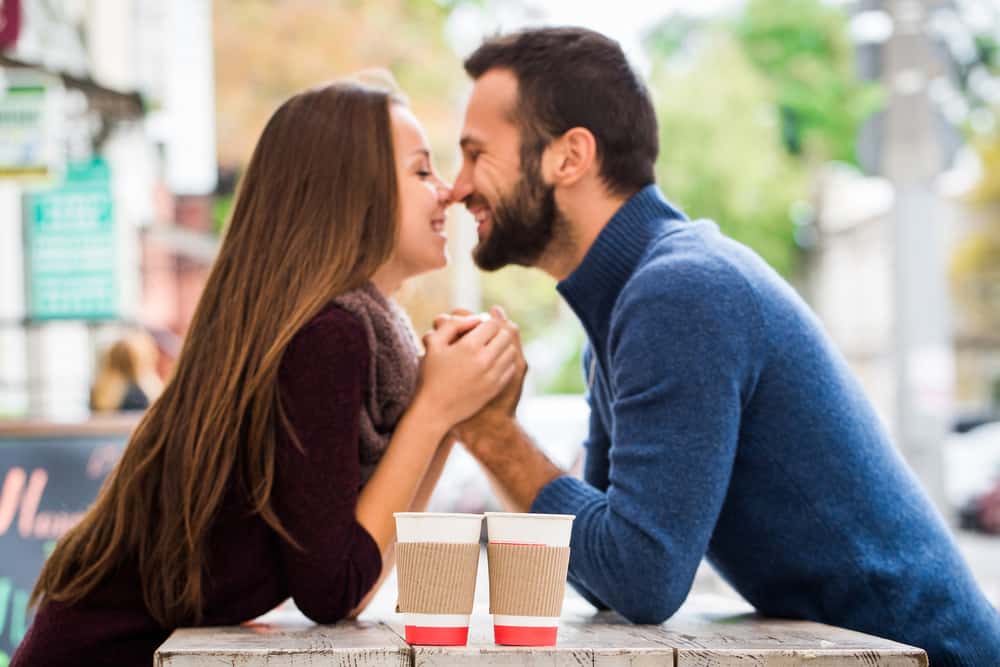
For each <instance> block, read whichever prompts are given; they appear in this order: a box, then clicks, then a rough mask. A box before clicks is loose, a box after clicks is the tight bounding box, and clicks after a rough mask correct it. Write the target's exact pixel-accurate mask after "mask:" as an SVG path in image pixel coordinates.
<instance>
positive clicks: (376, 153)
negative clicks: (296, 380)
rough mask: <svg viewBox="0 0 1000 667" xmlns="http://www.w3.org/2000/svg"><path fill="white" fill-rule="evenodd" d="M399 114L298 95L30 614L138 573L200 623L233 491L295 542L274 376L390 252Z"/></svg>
mask: <svg viewBox="0 0 1000 667" xmlns="http://www.w3.org/2000/svg"><path fill="white" fill-rule="evenodd" d="M398 102H401V100H400V99H399V98H398V97H396V96H395V95H394V94H393V93H391V92H389V91H388V90H386V89H383V88H382V87H375V86H367V85H363V84H360V83H355V82H348V81H342V82H335V83H332V84H329V85H326V86H323V87H320V88H315V89H312V90H308V91H306V92H303V93H300V94H298V95H296V96H294V97H292V98H291V99H289V100H288V101H287V102H285V103H284V104H283V105H282V106H281V107H280V108H279V109H278V110H277V111H276V112H275V113H274V115H273V116H272V117H271V119H270V121H269V122H268V124H267V127H266V128H265V129H264V132H263V134H262V135H261V137H260V140H259V141H258V143H257V147H256V148H255V149H254V153H253V157H252V158H251V160H250V165H249V166H248V168H247V170H246V172H245V174H244V176H243V178H242V181H241V184H240V189H239V194H238V197H237V201H236V204H235V207H234V210H233V213H232V217H231V218H230V221H229V225H228V229H227V231H226V234H225V238H224V239H223V242H222V246H221V248H220V251H219V255H218V257H217V259H216V261H215V264H214V266H213V267H212V271H211V274H210V275H209V278H208V281H207V283H206V285H205V290H204V292H203V294H202V296H201V300H200V301H199V303H198V307H197V310H196V312H195V315H194V318H193V319H192V322H191V326H190V329H189V330H188V333H187V337H186V340H185V343H184V347H183V350H182V351H181V354H180V357H179V359H178V361H177V366H176V368H175V371H174V374H173V376H172V378H171V379H170V381H169V383H168V384H167V387H166V389H165V390H164V392H163V394H162V395H161V396H160V398H159V399H158V400H157V401H156V402H155V403H154V404H153V405H152V406H151V407H150V409H149V410H148V412H147V413H146V415H145V416H144V418H143V419H142V421H141V422H140V423H139V424H138V426H137V428H136V430H135V432H134V433H133V434H132V437H131V440H130V441H129V443H128V446H127V447H126V449H125V452H124V454H123V455H122V458H121V460H120V461H119V462H118V465H117V466H116V468H115V470H114V471H113V472H112V473H111V475H110V477H109V478H108V480H107V481H106V482H105V484H104V486H103V487H102V489H101V492H100V494H99V495H98V498H97V500H96V502H95V503H94V505H93V506H92V507H91V508H90V510H89V511H88V512H87V514H86V515H85V516H84V518H83V520H82V521H81V522H80V523H79V524H78V525H77V526H76V527H74V528H73V529H72V530H71V531H69V532H68V533H67V534H66V535H65V536H64V537H63V538H62V540H60V541H59V543H58V544H57V545H56V547H55V550H54V551H53V552H52V555H51V556H50V557H49V558H48V560H47V561H46V563H45V566H44V567H43V569H42V573H41V575H40V576H39V578H38V582H37V584H36V585H35V589H34V591H33V592H32V603H33V604H34V603H35V602H36V601H38V600H42V601H43V604H44V603H45V602H46V601H48V600H57V601H64V602H75V601H79V600H80V599H82V598H83V597H84V596H86V595H87V594H88V593H90V592H91V591H92V590H93V589H94V588H95V587H96V586H97V585H98V584H100V583H101V582H102V581H103V580H105V579H106V578H108V577H111V576H114V572H115V570H116V569H117V568H118V567H120V565H121V564H122V563H123V562H125V561H127V560H133V562H135V563H136V565H137V566H138V570H139V576H140V578H141V583H142V592H143V599H144V600H145V603H146V606H147V607H148V609H149V611H150V613H151V614H152V615H153V617H154V618H155V619H156V620H157V621H158V622H159V623H161V624H162V625H164V626H165V627H176V626H178V625H185V624H195V623H198V622H200V620H201V614H202V606H203V598H202V596H203V592H204V591H205V588H206V585H205V580H206V577H207V576H208V574H207V573H206V571H205V563H206V561H207V553H206V549H207V546H206V545H207V538H208V534H209V531H210V528H211V526H212V522H213V518H214V517H215V515H216V511H217V510H218V508H219V506H220V503H221V502H222V500H223V497H224V495H225V493H226V491H227V489H228V488H229V486H230V484H233V483H236V484H239V485H240V487H239V488H241V489H242V490H243V492H244V493H245V494H246V495H247V497H248V499H249V500H250V502H252V504H253V507H254V508H255V511H256V512H257V513H259V515H260V516H261V517H262V518H263V520H264V521H266V522H267V524H268V525H269V526H271V528H273V529H274V530H275V531H276V532H277V533H279V534H280V535H281V536H282V537H283V538H284V539H286V540H289V541H290V542H292V543H293V544H294V540H293V539H292V536H290V535H289V534H288V533H287V532H286V531H285V530H284V528H283V527H282V525H281V522H280V521H279V519H278V517H277V516H276V515H275V512H274V510H273V508H272V505H271V488H272V485H273V483H274V465H275V444H276V441H277V436H278V431H279V429H285V430H286V431H287V432H289V433H291V429H290V426H289V424H288V420H287V417H286V416H285V414H284V412H283V410H282V407H281V403H280V401H279V396H278V387H277V376H278V367H279V364H280V362H281V358H282V355H283V354H284V352H285V348H286V347H287V346H288V343H289V341H290V340H291V338H292V337H293V336H294V335H295V333H296V332H297V331H298V330H299V329H301V328H302V327H303V325H305V324H306V323H307V322H308V321H309V320H310V319H311V318H312V317H313V316H315V315H316V314H317V313H318V312H319V310H320V309H321V308H322V307H323V306H324V305H325V304H326V303H327V302H329V301H330V299H331V298H333V297H335V296H337V295H338V294H340V293H343V292H345V291H347V290H350V289H352V288H354V287H357V286H359V285H361V284H363V283H364V282H366V281H367V280H369V279H370V278H371V276H372V275H373V274H374V272H375V270H376V269H377V268H378V267H379V266H381V265H382V264H383V263H384V262H385V261H387V260H388V259H389V257H390V255H391V253H392V251H393V248H394V246H395V242H396V233H397V226H398V223H397V212H398V191H397V183H396V171H395V159H394V154H393V143H392V130H391V124H390V105H391V104H393V103H398ZM292 438H293V441H294V434H292Z"/></svg>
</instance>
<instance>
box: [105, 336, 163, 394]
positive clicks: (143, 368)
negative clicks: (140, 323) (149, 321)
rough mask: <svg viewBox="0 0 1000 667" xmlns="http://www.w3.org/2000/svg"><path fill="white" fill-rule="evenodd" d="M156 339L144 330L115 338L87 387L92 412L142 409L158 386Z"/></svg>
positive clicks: (159, 385)
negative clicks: (91, 384)
mask: <svg viewBox="0 0 1000 667" xmlns="http://www.w3.org/2000/svg"><path fill="white" fill-rule="evenodd" d="M156 357H157V350H156V341H154V340H153V337H152V336H150V335H149V334H147V333H144V332H141V331H139V332H135V333H132V334H129V335H128V336H125V337H123V338H121V339H119V340H116V341H115V342H114V343H113V344H112V345H111V347H109V348H108V349H107V351H106V352H105V353H104V354H103V355H102V356H101V363H100V365H99V366H98V370H97V377H96V378H95V379H94V386H93V387H92V388H91V390H90V409H91V410H93V411H94V412H110V411H118V410H145V409H146V408H148V407H149V404H150V402H151V401H152V400H153V399H155V398H156V397H157V396H158V395H159V393H160V391H161V390H162V388H163V387H162V383H161V382H160V378H159V376H157V374H156Z"/></svg>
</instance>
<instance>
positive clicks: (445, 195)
mask: <svg viewBox="0 0 1000 667" xmlns="http://www.w3.org/2000/svg"><path fill="white" fill-rule="evenodd" d="M437 195H438V201H439V202H440V203H441V205H442V206H448V205H450V204H452V203H454V202H453V200H452V188H451V186H450V185H448V184H447V183H445V182H444V181H438V186H437Z"/></svg>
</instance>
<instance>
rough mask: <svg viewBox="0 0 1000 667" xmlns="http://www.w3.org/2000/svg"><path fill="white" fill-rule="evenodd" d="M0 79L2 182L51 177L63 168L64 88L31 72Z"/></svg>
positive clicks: (7, 74) (12, 71)
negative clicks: (3, 179)
mask: <svg viewBox="0 0 1000 667" xmlns="http://www.w3.org/2000/svg"><path fill="white" fill-rule="evenodd" d="M0 75H2V76H0V178H5V177H13V178H19V177H43V178H45V177H49V176H51V174H52V172H53V171H55V170H56V168H57V167H59V166H60V164H59V162H60V160H59V157H58V155H59V150H58V149H59V142H58V136H59V132H60V131H61V115H60V110H61V105H62V93H63V88H62V84H61V82H60V81H59V80H58V79H56V78H55V77H52V76H50V75H46V74H44V73H42V72H38V71H35V70H31V69H24V68H17V69H10V68H4V69H0Z"/></svg>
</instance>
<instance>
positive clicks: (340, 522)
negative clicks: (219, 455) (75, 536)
mask: <svg viewBox="0 0 1000 667" xmlns="http://www.w3.org/2000/svg"><path fill="white" fill-rule="evenodd" d="M368 364H369V356H368V345H367V343H366V342H365V334H364V330H363V328H362V326H361V323H360V322H359V321H358V320H357V319H355V318H354V316H353V315H350V314H348V313H347V312H345V311H343V310H341V309H339V308H337V307H336V306H333V305H330V306H327V307H326V308H325V309H324V310H323V311H322V312H321V313H320V314H319V315H317V316H316V317H315V318H314V319H313V320H312V321H311V322H309V324H308V325H306V326H305V327H304V328H303V329H302V330H301V331H300V332H299V333H298V334H297V335H296V336H295V338H294V339H293V340H292V342H291V344H290V345H289V347H288V350H287V351H286V353H285V356H284V359H283V360H282V362H281V368H280V371H279V386H280V390H281V394H282V397H283V401H284V405H285V406H286V410H287V412H288V416H289V419H290V420H291V423H292V425H293V426H294V428H295V432H296V434H297V435H298V437H299V439H300V440H301V442H302V445H303V447H304V448H305V453H304V454H303V453H302V452H300V451H299V450H298V449H296V448H295V446H294V445H293V444H292V443H291V441H290V440H289V439H288V438H287V436H286V435H285V434H282V436H281V437H280V438H279V440H278V443H277V447H278V450H277V459H276V465H275V480H274V488H273V490H272V493H271V499H272V502H273V505H274V509H275V511H276V512H277V515H278V517H279V518H280V520H281V522H282V524H283V525H284V527H285V528H286V529H287V530H288V531H289V532H290V534H291V535H292V536H293V537H294V538H295V539H296V540H297V541H298V542H299V544H300V545H301V546H302V547H303V548H304V551H298V550H296V549H295V548H294V547H292V546H290V545H289V544H287V543H285V542H284V541H283V540H282V539H281V538H280V537H279V536H278V535H277V534H276V533H275V532H274V531H273V530H271V528H269V527H268V526H267V524H266V523H264V521H263V520H262V519H261V518H260V517H259V516H257V515H254V514H253V513H252V512H251V509H250V505H249V504H248V502H247V501H246V500H245V499H244V498H243V497H241V496H242V494H240V493H238V491H237V490H236V488H235V486H236V485H230V487H229V491H228V493H227V495H226V498H225V500H224V502H223V505H222V507H221V509H220V511H219V515H218V519H216V521H215V524H214V527H213V529H212V532H211V537H210V546H209V549H208V563H207V566H208V573H209V576H208V581H207V582H206V584H207V587H206V595H205V606H204V620H203V625H235V624H238V623H242V622H244V621H247V620H250V619H252V618H255V617H257V616H260V615H261V614H263V613H265V612H267V611H269V610H270V609H273V608H274V607H275V606H277V605H278V604H280V603H281V602H282V601H283V600H285V599H286V598H288V597H292V598H293V599H294V600H295V603H296V604H297V605H298V607H299V609H301V610H302V611H303V612H304V613H305V614H306V615H307V616H308V617H309V618H311V619H312V620H314V621H316V622H317V623H334V622H336V621H338V620H340V619H342V618H344V617H345V616H346V615H347V614H348V613H349V612H350V611H351V609H353V608H354V607H355V606H356V605H357V604H358V603H359V602H360V601H361V599H362V598H363V597H364V596H365V594H367V593H368V591H369V590H370V589H371V587H372V586H373V585H374V583H375V581H376V579H377V578H378V575H379V573H380V571H381V569H382V558H381V554H380V553H379V549H378V546H377V545H376V543H375V541H374V540H373V539H372V537H371V536H370V535H369V534H368V532H367V531H365V529H364V528H362V526H361V525H360V524H358V522H357V521H356V520H355V519H354V509H355V505H356V503H357V499H358V491H359V486H360V470H359V463H358V428H359V426H358V424H359V416H360V412H361V405H362V400H363V397H364V392H365V388H366V385H367V378H368ZM171 630H172V628H164V627H162V626H160V625H159V624H158V623H157V622H156V621H154V620H153V618H152V617H151V616H150V615H149V613H148V612H147V611H146V607H145V605H144V604H143V601H142V592H141V589H140V587H139V575H138V572H137V570H136V568H135V566H134V564H133V565H124V566H122V567H121V569H120V570H119V571H118V572H116V573H115V574H114V575H113V576H112V577H109V578H108V580H107V581H105V582H104V583H103V584H102V585H100V586H99V587H98V588H97V589H96V590H95V591H94V592H93V593H92V594H91V595H89V596H87V597H86V598H85V599H84V600H83V601H81V602H79V603H77V604H73V605H65V604H61V603H49V604H45V605H43V606H42V608H41V609H40V611H39V612H38V614H37V615H36V617H35V620H34V622H33V624H32V625H31V627H30V628H29V630H28V633H27V635H26V636H25V638H24V641H23V642H22V643H21V645H20V647H19V648H18V650H17V652H16V653H15V655H14V658H13V662H11V667H28V666H41V665H44V666H45V667H58V666H60V665H81V664H87V665H126V666H127V665H137V666H138V665H142V666H143V667H148V666H149V665H150V664H152V661H153V652H154V651H155V650H156V648H157V647H158V646H159V645H160V644H161V643H163V641H165V640H166V638H167V637H168V636H169V634H170V632H171Z"/></svg>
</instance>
